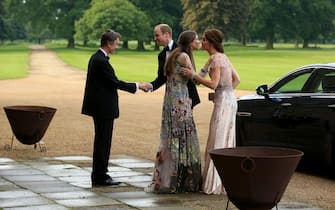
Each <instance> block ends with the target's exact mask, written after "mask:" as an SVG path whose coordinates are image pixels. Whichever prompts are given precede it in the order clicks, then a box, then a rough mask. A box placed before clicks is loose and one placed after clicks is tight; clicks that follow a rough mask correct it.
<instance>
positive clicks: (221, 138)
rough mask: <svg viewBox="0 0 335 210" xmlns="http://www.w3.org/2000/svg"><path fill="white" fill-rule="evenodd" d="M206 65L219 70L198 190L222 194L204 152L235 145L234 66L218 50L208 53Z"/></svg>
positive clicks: (215, 173)
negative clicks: (200, 188)
mask: <svg viewBox="0 0 335 210" xmlns="http://www.w3.org/2000/svg"><path fill="white" fill-rule="evenodd" d="M210 67H211V68H217V67H219V68H220V70H221V72H220V81H219V85H218V87H217V88H216V90H215V94H214V100H213V102H214V109H213V112H212V117H211V121H210V125H209V135H208V139H207V146H206V152H205V166H204V170H203V186H202V189H203V192H204V193H206V194H221V193H225V191H224V187H223V186H222V182H221V179H220V176H219V174H218V172H217V171H216V168H215V166H214V164H213V161H212V159H211V158H210V156H209V153H208V152H209V151H211V150H212V149H217V148H227V147H235V119H236V112H237V101H236V98H235V96H234V91H233V86H232V71H234V67H233V66H232V64H231V63H230V61H229V59H228V57H227V56H226V55H224V54H222V53H216V54H214V55H212V61H211V63H210Z"/></svg>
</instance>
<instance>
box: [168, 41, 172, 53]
mask: <svg viewBox="0 0 335 210" xmlns="http://www.w3.org/2000/svg"><path fill="white" fill-rule="evenodd" d="M172 46H173V40H172V39H171V41H170V42H169V44H168V47H169V50H170V51H171V50H172Z"/></svg>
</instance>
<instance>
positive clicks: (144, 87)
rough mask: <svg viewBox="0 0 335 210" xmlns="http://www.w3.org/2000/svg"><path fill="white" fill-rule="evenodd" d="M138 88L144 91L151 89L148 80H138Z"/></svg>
mask: <svg viewBox="0 0 335 210" xmlns="http://www.w3.org/2000/svg"><path fill="white" fill-rule="evenodd" d="M139 88H140V89H141V90H143V91H144V92H148V91H152V85H151V84H150V83H148V82H140V83H139Z"/></svg>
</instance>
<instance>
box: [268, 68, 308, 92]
mask: <svg viewBox="0 0 335 210" xmlns="http://www.w3.org/2000/svg"><path fill="white" fill-rule="evenodd" d="M311 73H312V71H307V72H303V73H302V74H297V75H292V76H291V78H288V79H286V80H285V83H283V84H282V85H281V86H279V87H277V90H276V91H275V92H274V93H301V92H304V91H303V88H304V86H305V83H306V81H307V80H308V78H309V77H310V75H311Z"/></svg>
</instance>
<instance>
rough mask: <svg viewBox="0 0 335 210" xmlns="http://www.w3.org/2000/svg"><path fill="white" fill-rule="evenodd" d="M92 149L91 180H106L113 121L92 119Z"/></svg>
mask: <svg viewBox="0 0 335 210" xmlns="http://www.w3.org/2000/svg"><path fill="white" fill-rule="evenodd" d="M93 121H94V130H95V136H94V148H93V165H92V175H91V178H92V180H106V179H107V178H108V175H107V172H108V161H109V155H110V150H111V145H112V135H113V125H114V119H104V118H97V117H93Z"/></svg>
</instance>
